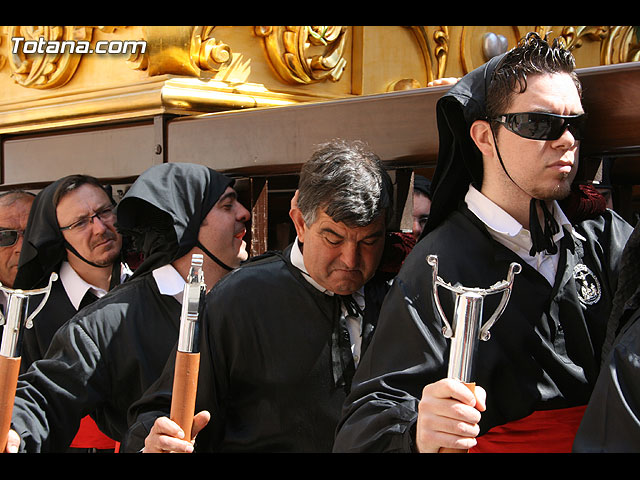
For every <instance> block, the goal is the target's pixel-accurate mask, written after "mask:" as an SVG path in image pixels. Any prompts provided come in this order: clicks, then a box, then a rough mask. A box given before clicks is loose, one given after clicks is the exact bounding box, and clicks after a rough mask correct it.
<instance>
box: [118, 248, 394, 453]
mask: <svg viewBox="0 0 640 480" xmlns="http://www.w3.org/2000/svg"><path fill="white" fill-rule="evenodd" d="M289 252H290V247H289V248H288V249H286V250H285V252H284V253H283V255H269V256H266V257H265V258H262V259H260V260H257V261H254V262H250V263H249V264H246V265H244V266H242V267H240V268H239V269H237V270H236V271H234V272H232V273H231V274H229V275H227V277H225V278H224V279H223V280H221V281H220V282H219V283H218V284H217V285H216V287H215V288H214V289H213V290H212V291H211V292H210V293H209V295H208V296H207V307H206V308H207V310H206V315H205V317H204V320H203V323H204V324H203V333H202V348H201V362H200V376H199V388H198V398H197V405H196V411H200V410H203V409H205V410H208V411H209V412H211V416H212V419H211V421H210V423H209V425H207V427H206V428H205V429H204V430H203V431H202V432H200V434H199V435H198V437H197V440H196V451H197V452H213V451H215V452H329V451H331V448H332V445H333V439H334V434H335V427H336V425H337V422H338V419H339V417H340V411H341V407H342V404H343V402H344V399H345V396H346V392H347V391H348V387H349V383H350V382H348V381H347V383H345V384H344V385H340V384H336V382H335V381H334V374H333V373H334V371H333V361H332V335H333V332H334V330H335V325H336V322H338V321H339V318H340V309H341V307H340V304H339V302H338V299H337V298H336V297H335V296H330V295H326V294H324V293H322V292H320V291H319V290H317V289H316V288H315V287H314V286H312V285H311V284H310V283H309V282H308V281H307V280H305V279H304V278H303V277H302V274H301V273H300V271H299V270H297V269H296V268H295V267H294V266H293V265H292V264H291V263H290V261H289V260H288V259H289ZM387 286H388V284H387V283H386V282H385V281H382V280H380V279H378V278H376V277H374V279H372V280H370V281H369V282H368V283H367V285H366V286H365V312H364V316H365V319H364V324H365V325H369V327H368V328H366V327H365V333H364V338H363V344H362V348H363V350H365V351H366V346H367V343H368V341H369V338H370V336H371V334H372V331H373V330H372V328H373V326H374V325H375V323H376V320H377V314H378V311H379V308H380V305H381V303H382V299H383V296H384V293H385V292H386V290H387ZM334 358H335V357H334ZM351 362H352V364H353V358H352V357H351ZM172 374H173V366H172V365H168V366H167V369H166V370H165V374H164V375H163V377H161V379H160V381H159V382H158V384H157V385H155V386H154V388H152V389H150V391H149V392H148V393H147V394H146V395H145V397H143V398H142V399H141V401H140V402H138V403H137V404H136V405H134V407H132V411H131V419H132V422H134V423H133V425H132V428H131V430H130V432H129V439H128V440H127V442H126V444H127V447H126V448H127V449H130V450H131V451H137V450H139V449H140V448H142V447H143V445H144V443H143V442H144V438H145V437H146V435H147V434H148V431H149V429H150V427H151V426H152V425H153V421H154V420H155V418H156V417H157V416H160V415H166V414H167V413H168V411H169V406H170V396H171V385H172Z"/></svg>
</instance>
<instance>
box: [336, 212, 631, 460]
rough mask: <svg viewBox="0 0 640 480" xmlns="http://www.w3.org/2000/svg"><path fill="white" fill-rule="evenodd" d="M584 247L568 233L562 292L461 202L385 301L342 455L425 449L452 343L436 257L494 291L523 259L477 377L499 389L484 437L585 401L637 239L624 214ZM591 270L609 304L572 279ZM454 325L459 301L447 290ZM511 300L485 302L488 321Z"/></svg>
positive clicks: (591, 234)
mask: <svg viewBox="0 0 640 480" xmlns="http://www.w3.org/2000/svg"><path fill="white" fill-rule="evenodd" d="M576 230H577V232H579V233H580V234H581V235H582V236H583V237H585V238H587V239H590V240H588V241H586V242H582V241H580V240H578V239H577V237H576V236H574V235H572V234H570V233H569V232H567V231H566V230H565V236H564V238H563V240H562V243H561V247H560V252H561V253H560V255H561V256H560V262H559V265H558V273H557V276H556V281H555V284H554V286H553V287H552V286H551V285H550V284H549V283H548V282H547V281H546V279H545V278H544V277H543V276H542V275H541V274H540V273H538V272H537V271H536V270H535V269H533V268H532V267H531V266H529V265H528V264H526V263H525V262H523V261H522V260H521V259H520V258H519V257H518V256H517V255H516V254H515V253H513V252H512V251H511V250H509V249H507V248H506V247H504V246H503V245H501V244H499V243H498V242H496V241H495V240H493V239H492V238H491V237H490V235H489V233H488V232H487V230H486V228H484V227H483V225H482V224H481V222H480V221H479V220H478V219H477V218H476V217H475V216H474V215H473V214H472V213H471V212H470V211H469V210H468V209H467V208H466V206H464V205H463V206H461V207H460V208H459V210H458V211H454V212H453V213H452V214H451V215H450V217H449V218H448V219H447V220H446V221H445V222H443V223H442V224H441V225H439V226H438V227H437V228H436V229H435V230H434V231H433V232H432V233H431V234H430V235H428V236H427V237H425V238H424V239H423V240H422V241H420V242H418V244H417V245H416V247H415V248H414V249H413V251H412V252H411V254H410V255H409V256H408V257H407V260H406V261H405V263H404V265H403V267H402V269H401V271H400V273H399V275H398V277H397V278H396V280H395V281H394V283H393V286H392V288H391V290H390V291H389V294H388V295H387V298H386V299H385V302H384V304H383V307H382V310H381V312H380V318H379V321H378V328H377V330H376V334H375V336H374V338H373V340H372V342H371V344H370V346H369V349H368V350H367V352H366V354H365V355H364V357H363V359H362V362H361V364H360V366H359V368H358V370H357V372H356V375H355V377H354V381H353V386H352V393H351V395H350V396H349V398H348V399H347V401H346V404H345V409H344V415H343V418H342V420H341V424H340V427H339V430H338V433H337V437H336V444H335V450H336V451H405V452H410V451H412V450H413V448H414V447H413V442H414V440H415V439H414V433H415V432H414V428H415V422H416V419H417V406H418V402H419V399H420V398H421V395H422V389H423V387H424V386H425V385H427V384H429V383H432V382H435V381H437V380H440V379H441V378H445V377H446V376H447V364H448V355H449V341H448V340H446V339H445V337H444V335H443V334H442V331H441V329H442V327H443V323H442V322H441V320H440V319H439V317H438V316H437V314H435V311H434V308H435V307H434V305H433V299H432V298H433V297H432V294H431V288H432V270H431V267H430V266H429V265H428V264H427V262H426V258H427V256H428V255H430V254H436V255H438V259H439V265H438V275H439V276H440V277H441V278H442V279H443V280H444V281H445V282H448V283H451V284H454V285H455V284H456V283H458V282H459V283H460V284H462V285H464V286H466V287H480V288H489V287H490V286H491V285H493V284H495V283H496V282H499V281H502V280H505V279H506V277H507V272H508V269H509V265H510V263H511V262H518V263H520V264H521V266H522V272H521V273H520V274H518V275H516V276H515V281H514V286H513V292H512V296H511V299H510V301H509V303H508V305H507V308H506V310H505V312H504V314H503V315H502V317H501V318H500V319H499V320H498V321H497V323H496V324H495V325H494V326H493V328H492V329H491V331H490V333H491V337H490V339H489V340H488V341H486V342H484V341H482V342H479V346H478V353H477V359H476V364H475V366H476V368H475V375H474V378H473V379H472V380H473V381H475V382H476V383H477V384H478V385H480V386H481V387H483V388H484V389H485V390H486V391H487V410H486V411H485V412H483V413H482V419H481V422H480V428H481V434H484V433H485V432H487V431H488V430H489V429H491V428H492V427H494V426H497V425H502V424H505V423H507V422H510V421H513V420H517V419H521V418H524V417H526V416H527V415H529V414H531V413H532V412H535V411H539V410H551V409H561V408H567V407H573V406H578V405H585V404H586V403H587V401H588V399H589V395H590V392H591V390H592V388H593V385H594V383H595V380H596V376H597V374H598V369H599V366H600V350H601V347H602V342H603V339H604V336H605V331H606V320H607V318H608V314H609V310H610V304H611V298H612V296H613V292H614V291H615V288H616V276H617V269H616V265H617V262H618V260H619V256H620V253H621V251H622V248H623V246H624V243H625V242H626V239H627V237H628V236H629V234H630V232H631V228H630V226H629V225H628V224H626V222H624V220H622V219H621V218H620V217H619V216H617V215H616V214H615V213H613V212H612V211H607V212H606V214H605V215H604V216H603V217H601V218H599V219H596V220H589V221H585V222H583V223H581V224H580V225H577V226H576ZM577 264H584V265H586V266H587V267H588V268H589V269H590V270H591V271H592V272H594V273H595V275H596V276H597V278H598V281H599V284H600V290H599V292H600V298H599V300H598V301H597V302H596V303H594V304H593V305H586V304H584V303H582V302H581V301H580V299H579V296H578V290H579V285H577V283H576V280H574V276H573V274H572V272H573V269H574V266H575V265H577ZM439 293H440V298H441V300H442V303H443V307H444V308H445V312H446V313H447V317H448V319H452V318H453V316H452V312H451V305H452V302H451V298H450V297H448V296H447V294H446V290H444V289H442V288H440V289H439ZM499 298H500V295H492V296H489V297H486V298H485V301H484V316H485V320H486V318H487V317H488V316H489V315H490V314H491V313H493V311H495V308H496V305H497V302H498V301H499Z"/></svg>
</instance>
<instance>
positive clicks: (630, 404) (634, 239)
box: [573, 224, 640, 453]
mask: <svg viewBox="0 0 640 480" xmlns="http://www.w3.org/2000/svg"><path fill="white" fill-rule="evenodd" d="M639 357H640V224H638V225H637V226H636V228H635V230H634V232H633V234H632V236H631V238H630V239H629V241H628V242H627V245H626V247H625V250H624V252H623V256H622V261H621V268H620V279H619V286H618V290H617V291H616V296H615V299H614V302H613V310H612V312H611V317H610V319H609V326H608V332H607V338H606V339H605V346H604V348H603V358H604V363H603V366H602V369H601V371H600V376H599V377H598V381H597V382H596V386H595V388H594V389H593V394H592V396H591V399H590V400H589V405H588V406H587V409H586V411H585V413H584V417H583V418H582V423H581V424H580V428H579V429H578V432H577V434H576V438H575V442H574V445H573V450H574V451H575V452H590V453H591V452H608V453H614V452H615V453H621V452H639V451H640V381H639V379H640V358H639Z"/></svg>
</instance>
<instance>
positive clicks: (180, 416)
mask: <svg viewBox="0 0 640 480" xmlns="http://www.w3.org/2000/svg"><path fill="white" fill-rule="evenodd" d="M202 263H203V256H202V255H200V254H193V255H192V256H191V268H190V270H189V276H188V277H187V283H186V285H185V286H184V293H183V297H182V313H181V315H180V334H179V337H178V351H177V352H176V365H175V371H174V377H173V394H172V397H171V413H170V418H171V420H173V421H174V422H175V423H177V424H178V425H179V426H180V428H182V430H183V431H184V434H185V436H186V437H188V438H186V440H191V427H192V424H193V415H194V413H195V404H196V392H197V389H198V373H199V370H200V351H199V338H200V319H199V314H200V305H201V304H204V296H205V294H206V291H207V287H206V284H205V283H204V272H203V271H202Z"/></svg>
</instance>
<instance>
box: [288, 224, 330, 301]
mask: <svg viewBox="0 0 640 480" xmlns="http://www.w3.org/2000/svg"><path fill="white" fill-rule="evenodd" d="M298 242H299V240H298V237H296V239H295V240H294V242H293V246H292V247H291V263H292V264H293V266H294V267H296V268H297V269H298V270H300V271H301V272H302V273H303V275H302V276H303V277H304V278H305V279H306V280H307V281H308V282H309V283H310V284H311V285H313V286H314V287H316V288H317V289H318V290H320V291H321V292H322V293H326V294H327V295H333V292H331V291H329V290H327V289H326V288H324V287H323V286H322V285H320V284H319V283H318V282H316V281H315V280H314V279H313V278H311V275H309V272H307V267H305V266H304V258H303V256H302V250H300V245H299V243H298Z"/></svg>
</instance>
